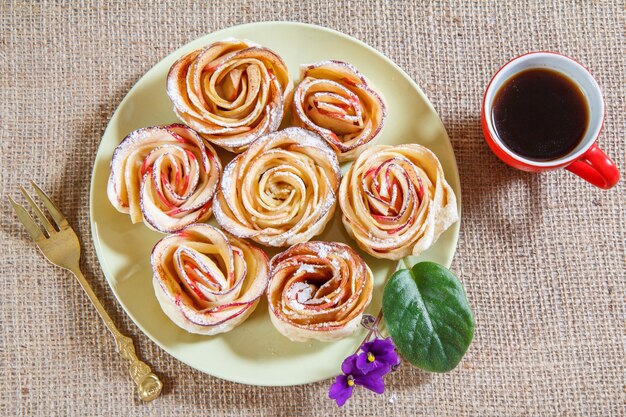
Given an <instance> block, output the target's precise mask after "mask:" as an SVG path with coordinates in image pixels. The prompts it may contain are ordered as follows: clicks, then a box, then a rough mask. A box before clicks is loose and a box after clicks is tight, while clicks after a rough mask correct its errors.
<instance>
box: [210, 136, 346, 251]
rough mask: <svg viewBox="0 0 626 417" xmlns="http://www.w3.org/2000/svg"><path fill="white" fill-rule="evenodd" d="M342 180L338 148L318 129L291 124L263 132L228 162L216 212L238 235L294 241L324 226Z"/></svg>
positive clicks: (273, 241) (265, 242) (257, 239)
mask: <svg viewBox="0 0 626 417" xmlns="http://www.w3.org/2000/svg"><path fill="white" fill-rule="evenodd" d="M340 181H341V170H340V167H339V161H338V160H337V156H336V154H335V152H334V150H333V149H332V148H331V147H330V146H329V145H328V144H327V143H326V142H325V141H324V140H323V139H322V138H321V137H320V136H319V135H317V134H315V133H313V132H310V131H308V130H305V129H302V128H297V127H291V128H287V129H284V130H281V131H278V132H274V133H270V134H267V135H265V136H262V137H260V138H259V139H258V140H257V141H255V142H254V143H253V144H252V145H250V147H249V148H248V150H247V151H245V152H244V153H242V154H240V155H237V156H236V157H235V158H234V159H233V160H232V161H231V162H230V163H229V164H228V165H227V166H226V167H225V168H224V174H223V176H222V182H221V185H220V189H219V190H218V192H217V195H216V198H215V199H214V200H213V212H214V214H215V219H216V220H217V222H218V223H219V224H220V226H222V227H223V228H224V229H226V230H227V231H228V232H229V233H231V234H233V235H235V236H237V237H240V238H249V239H252V240H254V241H255V242H258V243H261V244H263V245H268V246H289V245H293V244H296V243H301V242H305V241H307V240H309V239H311V238H312V237H313V236H315V235H317V234H319V233H321V232H322V230H323V229H324V227H325V226H326V224H327V223H328V221H329V220H330V219H331V218H332V215H333V213H334V210H335V206H336V200H337V197H336V196H337V190H338V188H339V182H340Z"/></svg>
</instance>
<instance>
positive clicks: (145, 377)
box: [70, 266, 163, 402]
mask: <svg viewBox="0 0 626 417" xmlns="http://www.w3.org/2000/svg"><path fill="white" fill-rule="evenodd" d="M70 271H71V272H72V273H73V274H74V275H75V276H76V279H77V280H78V282H79V283H80V285H81V287H83V290H85V293H86V294H87V296H88V297H89V300H90V301H91V303H92V304H93V306H94V307H95V308H96V310H97V311H98V314H100V317H101V318H102V321H104V324H106V326H107V328H108V329H109V331H110V332H111V334H113V337H114V338H115V345H116V347H117V351H118V352H119V353H120V355H121V356H122V357H123V358H124V359H127V360H128V361H130V368H129V373H130V376H131V378H132V379H133V381H134V382H135V384H136V385H137V393H138V394H139V398H141V399H142V400H143V401H146V402H147V401H152V400H154V399H155V398H156V397H158V396H159V394H160V393H161V389H162V388H163V383H162V382H161V380H160V379H159V377H157V376H156V375H155V374H154V373H153V372H152V369H150V366H148V365H147V364H146V363H145V362H143V361H141V360H139V358H138V357H137V354H136V353H135V345H134V343H133V339H131V338H130V337H128V336H124V335H123V334H122V333H120V331H119V330H117V327H116V326H115V324H113V320H111V317H110V316H109V314H108V313H107V312H106V310H105V309H104V307H103V306H102V304H101V303H100V300H98V298H97V297H96V294H95V293H94V292H93V290H92V289H91V287H90V286H89V284H88V283H87V280H86V279H85V277H84V276H83V273H82V272H81V270H80V268H79V267H78V266H76V267H74V268H71V269H70Z"/></svg>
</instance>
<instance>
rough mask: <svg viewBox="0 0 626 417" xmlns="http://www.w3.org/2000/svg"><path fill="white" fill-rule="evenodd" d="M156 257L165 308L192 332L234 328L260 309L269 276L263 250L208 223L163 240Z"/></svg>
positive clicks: (155, 278)
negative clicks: (258, 305)
mask: <svg viewBox="0 0 626 417" xmlns="http://www.w3.org/2000/svg"><path fill="white" fill-rule="evenodd" d="M151 262H152V269H153V272H154V276H153V279H152V283H153V287H154V292H155V294H156V297H157V300H158V301H159V304H160V305H161V308H162V309H163V311H164V312H165V314H166V315H167V316H168V317H169V318H170V319H171V320H172V321H173V322H174V323H175V324H176V325H177V326H179V327H180V328H182V329H184V330H186V331H188V332H190V333H198V334H204V335H214V334H218V333H224V332H227V331H230V330H232V329H233V328H234V327H236V326H238V325H239V324H241V323H242V322H243V321H244V320H245V319H246V318H247V317H248V316H249V315H250V314H251V313H252V312H253V311H254V309H255V308H256V306H257V304H258V302H259V298H260V297H261V295H263V293H264V291H265V288H266V286H267V281H268V273H269V264H268V259H267V256H266V255H265V253H264V252H263V251H262V250H261V249H258V248H255V247H254V246H252V245H251V244H249V243H247V242H246V241H244V240H242V239H238V238H236V237H233V236H229V235H227V234H225V233H223V232H222V231H220V230H219V229H217V228H215V227H213V226H210V225H208V224H193V225H189V226H187V227H186V228H185V229H183V230H181V231H179V232H178V233H175V234H172V235H169V236H166V237H165V238H163V239H161V240H160V241H159V242H158V243H157V244H156V246H155V247H154V249H153V251H152V256H151Z"/></svg>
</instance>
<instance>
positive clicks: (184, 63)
mask: <svg viewBox="0 0 626 417" xmlns="http://www.w3.org/2000/svg"><path fill="white" fill-rule="evenodd" d="M292 89H293V87H292V82H291V79H290V78H289V72H288V71H287V66H286V65H285V63H284V62H283V60H282V59H281V58H280V57H279V56H278V55H276V53H274V52H273V51H271V50H269V49H268V48H264V47H262V46H259V45H256V44H254V43H252V42H250V41H245V40H234V39H233V40H225V41H222V42H216V43H213V44H211V45H209V46H207V47H205V48H203V49H197V50H195V51H192V52H189V53H187V54H186V55H184V56H183V57H181V58H180V59H179V60H178V61H176V62H175V63H174V65H172V67H171V68H170V71H169V73H168V75H167V95H168V96H169V97H170V99H171V100H172V103H173V104H174V111H175V112H176V114H177V115H178V117H179V118H180V119H181V120H182V121H184V122H185V123H187V124H188V125H189V126H191V127H192V128H194V129H195V130H196V131H197V132H198V133H200V135H201V136H202V137H204V138H205V139H207V140H208V141H209V142H211V143H213V144H214V145H217V146H221V147H222V148H224V149H227V150H229V151H232V152H241V151H243V150H244V149H246V148H247V147H248V146H249V145H250V144H251V143H252V142H254V141H255V140H256V139H257V138H258V137H259V136H261V135H264V134H266V133H269V132H273V131H275V130H276V129H278V127H279V126H280V123H281V121H282V118H283V116H284V113H285V111H286V109H287V108H288V102H289V101H290V98H291V92H292Z"/></svg>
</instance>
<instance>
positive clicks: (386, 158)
mask: <svg viewBox="0 0 626 417" xmlns="http://www.w3.org/2000/svg"><path fill="white" fill-rule="evenodd" d="M339 205H340V206H341V211H342V221H343V224H344V226H345V228H346V230H347V231H348V234H349V235H350V236H351V237H352V238H353V239H354V240H356V242H357V244H358V245H359V247H360V248H361V249H363V250H364V251H365V252H367V253H369V254H370V255H372V256H374V257H377V258H386V259H393V260H397V259H400V258H403V257H405V256H407V255H419V254H420V253H422V252H423V251H425V250H426V249H428V248H429V247H430V246H431V245H432V244H433V243H435V241H436V240H437V239H438V238H439V236H440V235H441V234H442V233H443V232H444V231H445V230H446V229H448V228H449V227H450V226H451V225H452V224H454V223H455V222H456V221H457V220H458V219H459V217H458V212H457V203H456V196H455V195H454V191H453V190H452V188H451V187H450V185H449V184H448V182H447V181H446V179H445V177H444V173H443V168H442V167H441V163H440V162H439V160H438V159H437V157H436V156H435V154H434V153H433V152H432V151H430V150H429V149H428V148H425V147H424V146H421V145H418V144H407V145H399V146H386V145H378V146H373V147H370V148H368V149H366V150H365V151H363V152H362V153H361V154H360V155H359V156H358V157H357V158H356V159H355V160H354V162H353V164H352V166H351V167H350V169H349V170H348V171H347V172H346V174H345V175H344V177H343V179H342V181H341V186H340V188H339Z"/></svg>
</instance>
